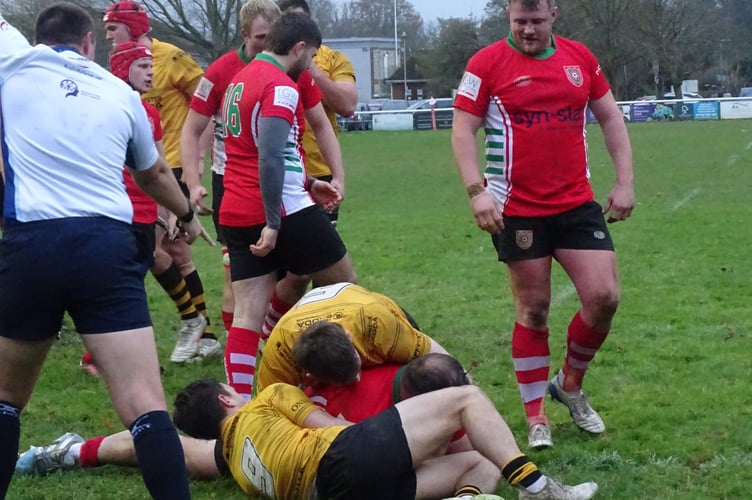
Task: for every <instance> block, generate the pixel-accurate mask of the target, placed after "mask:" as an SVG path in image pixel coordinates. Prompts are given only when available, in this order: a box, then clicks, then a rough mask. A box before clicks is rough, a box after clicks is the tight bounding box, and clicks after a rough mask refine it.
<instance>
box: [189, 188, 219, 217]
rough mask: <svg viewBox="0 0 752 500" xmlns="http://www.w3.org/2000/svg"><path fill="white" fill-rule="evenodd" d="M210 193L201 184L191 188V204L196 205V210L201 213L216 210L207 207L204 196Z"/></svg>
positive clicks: (207, 213)
mask: <svg viewBox="0 0 752 500" xmlns="http://www.w3.org/2000/svg"><path fill="white" fill-rule="evenodd" d="M208 195H209V193H208V192H207V191H206V188H205V187H204V186H202V185H201V184H199V185H197V186H193V187H191V188H190V199H191V205H193V206H194V207H196V212H197V213H198V214H199V215H211V214H212V213H213V212H214V210H212V209H211V208H210V207H207V206H206V204H205V203H204V198H206V197H207V196H208Z"/></svg>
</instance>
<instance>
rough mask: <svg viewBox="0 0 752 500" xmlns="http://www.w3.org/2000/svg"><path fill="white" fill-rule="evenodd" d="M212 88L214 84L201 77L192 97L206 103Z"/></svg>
mask: <svg viewBox="0 0 752 500" xmlns="http://www.w3.org/2000/svg"><path fill="white" fill-rule="evenodd" d="M213 88H214V82H212V81H211V80H207V79H206V78H204V77H201V81H200V82H198V86H197V87H196V91H195V92H194V93H193V96H194V97H197V98H199V99H201V100H202V101H204V102H206V100H207V99H208V98H209V94H211V91H212V89H213Z"/></svg>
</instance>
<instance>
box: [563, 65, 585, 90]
mask: <svg viewBox="0 0 752 500" xmlns="http://www.w3.org/2000/svg"><path fill="white" fill-rule="evenodd" d="M564 72H565V73H566V74H567V79H568V80H569V83H571V84H572V85H574V86H575V87H582V71H580V67H579V66H564Z"/></svg>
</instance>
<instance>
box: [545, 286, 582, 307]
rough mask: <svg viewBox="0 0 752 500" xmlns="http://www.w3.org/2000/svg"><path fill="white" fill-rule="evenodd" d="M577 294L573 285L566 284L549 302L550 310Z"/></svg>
mask: <svg viewBox="0 0 752 500" xmlns="http://www.w3.org/2000/svg"><path fill="white" fill-rule="evenodd" d="M576 292H577V290H576V289H575V287H574V285H573V284H571V283H570V284H568V285H567V286H565V287H564V288H563V289H561V290H559V293H557V294H556V296H554V298H553V299H552V300H551V308H554V307H556V306H558V305H559V304H561V303H562V302H564V301H565V300H567V299H568V298H569V297H571V296H572V295H574V294H575V293H576Z"/></svg>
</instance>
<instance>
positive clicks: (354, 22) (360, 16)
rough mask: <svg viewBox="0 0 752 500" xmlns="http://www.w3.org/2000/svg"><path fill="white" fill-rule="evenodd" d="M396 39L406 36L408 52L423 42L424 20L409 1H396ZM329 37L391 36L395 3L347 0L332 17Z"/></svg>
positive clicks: (424, 38) (388, 0)
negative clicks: (331, 34) (403, 34)
mask: <svg viewBox="0 0 752 500" xmlns="http://www.w3.org/2000/svg"><path fill="white" fill-rule="evenodd" d="M396 3H397V35H398V36H401V35H402V33H405V35H407V36H406V37H405V42H406V43H407V46H408V51H415V50H417V49H418V48H420V47H422V46H423V44H424V43H425V42H426V39H427V38H426V35H425V32H424V30H423V18H421V17H420V14H418V12H417V11H416V10H415V7H413V4H411V3H410V2H409V1H408V0H397V2H396ZM334 17H335V18H334V19H333V25H332V33H333V34H334V36H336V37H338V38H347V37H387V38H391V37H393V36H394V0H350V1H349V2H346V3H344V4H343V5H341V6H340V8H339V10H338V12H337V14H335V15H334Z"/></svg>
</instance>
